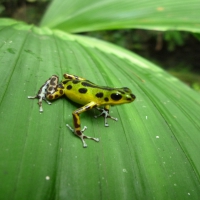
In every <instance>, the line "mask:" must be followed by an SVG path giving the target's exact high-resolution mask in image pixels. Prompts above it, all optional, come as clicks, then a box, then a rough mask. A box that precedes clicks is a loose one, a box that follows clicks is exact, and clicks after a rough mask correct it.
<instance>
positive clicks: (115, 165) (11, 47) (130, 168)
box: [0, 22, 200, 200]
mask: <svg viewBox="0 0 200 200" xmlns="http://www.w3.org/2000/svg"><path fill="white" fill-rule="evenodd" d="M2 24H3V22H2ZM4 24H5V23H4ZM0 35H1V50H0V59H1V62H0V63H1V67H0V70H1V73H0V84H1V87H0V119H1V121H0V137H1V138H0V147H1V151H0V160H1V162H0V178H1V183H0V191H1V192H0V199H29V200H32V199H33V200H35V199H191V198H192V199H198V198H199V195H200V177H199V173H200V159H199V152H200V145H199V141H200V134H199V133H200V126H199V112H200V98H199V97H200V95H199V94H198V93H196V92H194V91H193V90H191V89H190V88H188V87H187V86H185V85H184V84H182V83H181V82H179V81H178V80H177V79H175V78H173V77H172V76H170V75H169V74H167V73H166V72H164V71H163V70H161V69H159V68H158V67H156V66H155V65H153V64H151V63H150V62H147V61H146V60H144V59H142V58H141V57H139V56H137V55H135V54H133V53H130V52H129V51H126V50H124V49H122V48H118V47H116V46H114V45H111V44H108V43H105V42H101V41H99V40H95V39H91V38H87V37H81V36H74V35H70V34H66V33H63V32H61V31H51V30H49V29H45V28H43V29H39V28H36V27H33V26H27V25H23V24H20V23H19V24H18V23H15V24H13V25H8V26H0ZM66 72H67V73H70V74H75V75H78V76H81V77H85V78H87V79H89V80H90V81H92V82H95V83H98V84H99V85H108V86H110V87H123V86H126V87H129V88H131V89H132V91H133V93H134V94H135V95H136V97H137V99H136V100H135V102H133V103H130V104H125V105H120V106H116V107H112V108H111V112H110V113H111V115H113V116H115V117H117V118H118V119H119V120H118V121H117V122H115V121H112V120H110V121H109V125H110V126H109V127H108V128H106V127H104V119H103V118H98V119H95V118H94V115H96V114H98V112H97V111H95V110H92V111H89V112H85V113H83V114H81V124H82V127H83V125H87V127H88V129H87V131H86V132H85V134H86V135H90V136H93V137H98V138H100V142H99V143H96V142H94V141H91V140H87V141H86V142H87V144H88V148H87V149H84V148H83V147H82V143H81V140H80V139H79V138H77V137H75V136H74V135H73V134H72V133H71V132H70V130H69V129H67V128H66V126H65V124H66V123H69V124H70V125H72V115H71V113H72V112H73V111H74V110H75V109H77V108H79V107H80V106H79V105H76V104H74V103H73V102H70V101H68V100H67V99H66V98H62V99H59V100H56V101H54V102H53V103H52V105H51V106H49V105H48V104H45V103H43V108H44V112H43V113H42V114H40V113H39V107H38V105H37V100H30V99H27V96H28V95H35V94H36V93H37V91H38V89H39V88H40V86H41V85H42V84H43V83H44V81H45V80H47V79H48V78H49V77H50V76H51V75H52V74H57V75H59V76H60V77H61V76H62V74H63V73H66Z"/></svg>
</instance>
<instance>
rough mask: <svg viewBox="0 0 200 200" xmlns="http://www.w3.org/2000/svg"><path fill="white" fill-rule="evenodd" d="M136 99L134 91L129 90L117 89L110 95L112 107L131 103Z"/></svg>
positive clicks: (124, 88) (125, 88)
mask: <svg viewBox="0 0 200 200" xmlns="http://www.w3.org/2000/svg"><path fill="white" fill-rule="evenodd" d="M135 99H136V96H135V95H134V94H133V93H132V91H131V90H130V89H129V88H127V87H123V88H115V90H113V91H112V92H111V94H110V101H111V104H112V105H117V104H123V103H130V102H132V101H134V100H135Z"/></svg>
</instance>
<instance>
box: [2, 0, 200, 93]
mask: <svg viewBox="0 0 200 200" xmlns="http://www.w3.org/2000/svg"><path fill="white" fill-rule="evenodd" d="M49 3H50V1H49V0H29V1H28V0H1V1H0V11H2V12H1V13H0V17H1V18H2V17H7V18H13V19H16V20H20V21H25V22H27V23H29V24H35V25H38V24H39V22H40V19H41V18H42V16H43V14H44V12H45V11H46V9H47V7H48V5H49ZM81 34H84V35H88V36H91V37H96V38H99V39H102V40H106V41H109V42H111V43H114V44H117V45H119V46H122V47H124V48H126V49H129V50H130V51H133V52H135V53H137V54H139V55H141V56H142V57H144V58H147V59H148V60H149V61H151V62H153V63H155V64H158V65H159V66H161V67H162V68H164V69H165V70H167V71H168V72H169V73H171V74H172V75H174V76H176V77H178V78H179V79H180V80H182V81H183V82H185V83H186V84H188V85H189V86H190V87H192V88H193V89H194V90H196V91H198V92H200V43H199V41H198V39H197V37H196V36H195V35H194V34H191V33H188V32H181V31H167V32H159V31H149V30H138V29H137V30H136V29H134V30H133V29H126V30H111V31H95V32H88V33H81Z"/></svg>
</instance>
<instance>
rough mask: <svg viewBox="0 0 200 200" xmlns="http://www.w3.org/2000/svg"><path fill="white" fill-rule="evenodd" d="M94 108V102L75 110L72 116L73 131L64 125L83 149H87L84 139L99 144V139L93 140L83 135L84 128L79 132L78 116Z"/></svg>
mask: <svg viewBox="0 0 200 200" xmlns="http://www.w3.org/2000/svg"><path fill="white" fill-rule="evenodd" d="M95 106H96V103H95V102H90V103H88V104H86V105H85V106H83V107H81V108H79V109H77V110H75V111H74V112H73V113H72V115H73V122H74V129H73V128H71V127H70V126H69V125H68V124H66V126H67V127H68V128H69V129H70V130H71V131H72V132H73V133H74V134H75V135H76V136H78V137H79V138H80V139H81V141H82V143H83V147H87V144H86V142H85V140H84V139H91V140H94V141H96V142H99V138H94V137H90V136H86V135H84V134H83V132H84V131H85V130H86V129H87V127H86V126H84V128H83V129H82V130H81V122H80V117H79V115H80V114H81V113H82V112H85V111H87V110H90V109H92V108H94V107H95Z"/></svg>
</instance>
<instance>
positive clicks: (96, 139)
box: [66, 124, 100, 148]
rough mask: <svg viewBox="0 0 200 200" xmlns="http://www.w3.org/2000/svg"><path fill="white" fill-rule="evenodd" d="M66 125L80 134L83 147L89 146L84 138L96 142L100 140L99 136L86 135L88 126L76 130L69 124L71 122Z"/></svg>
mask: <svg viewBox="0 0 200 200" xmlns="http://www.w3.org/2000/svg"><path fill="white" fill-rule="evenodd" d="M66 126H67V127H68V128H69V129H70V130H71V131H72V132H73V133H74V134H75V135H76V136H78V137H79V138H80V139H81V141H82V143H83V147H84V148H86V147H87V144H86V142H85V140H84V139H91V140H94V141H96V142H99V141H100V140H99V138H94V137H90V136H87V135H84V134H83V132H84V131H85V130H86V129H87V126H84V127H83V129H82V130H81V131H80V130H79V131H76V130H75V129H73V128H72V127H71V126H69V124H66Z"/></svg>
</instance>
